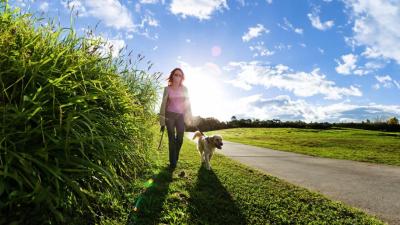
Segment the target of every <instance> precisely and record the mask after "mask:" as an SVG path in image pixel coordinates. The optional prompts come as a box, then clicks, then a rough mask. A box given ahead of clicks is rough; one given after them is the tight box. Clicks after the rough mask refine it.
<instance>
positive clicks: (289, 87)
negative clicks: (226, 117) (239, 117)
mask: <svg viewBox="0 0 400 225" xmlns="http://www.w3.org/2000/svg"><path fill="white" fill-rule="evenodd" d="M224 69H226V70H228V71H230V70H234V69H236V72H237V75H236V77H235V78H234V79H231V80H230V81H228V82H230V83H231V84H232V85H233V86H236V87H240V88H242V89H245V90H250V89H252V87H253V86H254V85H262V86H264V87H265V88H266V89H269V88H273V87H275V88H279V89H283V90H286V91H290V92H292V93H293V94H295V95H296V96H300V97H310V96H314V95H317V94H321V95H323V96H324V98H325V99H333V100H335V99H341V98H342V97H343V96H362V92H361V91H360V90H359V89H358V88H357V87H355V86H353V85H351V86H350V87H348V88H344V87H338V86H336V84H335V82H333V81H330V80H327V79H326V76H325V75H324V74H322V73H321V72H320V71H319V68H317V69H314V70H312V71H311V72H309V73H308V72H295V71H293V70H292V69H290V68H289V67H287V66H285V65H282V64H279V65H276V66H269V65H263V64H261V63H260V62H258V61H251V62H230V63H229V64H228V66H226V67H224ZM231 73H232V72H231Z"/></svg>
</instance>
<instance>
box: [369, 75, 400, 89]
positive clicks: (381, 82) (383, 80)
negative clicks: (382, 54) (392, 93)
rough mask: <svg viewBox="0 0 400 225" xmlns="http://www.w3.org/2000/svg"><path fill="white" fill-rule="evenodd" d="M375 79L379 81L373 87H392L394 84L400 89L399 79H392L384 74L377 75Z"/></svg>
mask: <svg viewBox="0 0 400 225" xmlns="http://www.w3.org/2000/svg"><path fill="white" fill-rule="evenodd" d="M375 79H376V80H377V81H378V83H376V84H375V85H374V86H373V88H375V89H379V88H380V87H381V86H382V87H384V88H391V87H393V86H395V87H397V88H398V89H400V84H399V82H398V81H396V80H394V79H392V77H390V76H389V75H383V76H375Z"/></svg>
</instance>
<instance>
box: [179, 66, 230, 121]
mask: <svg viewBox="0 0 400 225" xmlns="http://www.w3.org/2000/svg"><path fill="white" fill-rule="evenodd" d="M184 71H185V81H184V85H185V86H186V87H187V88H188V92H189V99H190V103H191V109H192V114H193V116H201V117H203V118H205V117H215V118H226V117H227V115H226V114H227V113H226V111H225V110H226V106H225V104H224V103H225V102H226V98H227V96H226V93H227V91H226V90H225V88H224V86H223V84H222V81H221V77H220V71H219V70H218V67H216V65H215V64H212V63H208V64H206V65H205V66H204V67H201V68H186V69H184Z"/></svg>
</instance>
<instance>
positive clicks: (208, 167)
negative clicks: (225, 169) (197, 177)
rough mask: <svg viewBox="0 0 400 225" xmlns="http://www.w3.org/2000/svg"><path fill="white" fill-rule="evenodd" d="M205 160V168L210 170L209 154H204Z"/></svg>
mask: <svg viewBox="0 0 400 225" xmlns="http://www.w3.org/2000/svg"><path fill="white" fill-rule="evenodd" d="M205 158H206V159H205V160H206V168H207V169H208V170H211V165H210V155H209V154H206V155H205Z"/></svg>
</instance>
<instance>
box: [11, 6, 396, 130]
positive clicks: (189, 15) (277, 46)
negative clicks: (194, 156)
mask: <svg viewBox="0 0 400 225" xmlns="http://www.w3.org/2000/svg"><path fill="white" fill-rule="evenodd" d="M9 4H10V5H11V6H15V7H21V9H22V10H23V11H30V10H32V11H35V12H38V13H40V12H43V13H44V14H43V15H44V16H45V17H46V18H57V19H58V20H59V22H60V24H61V25H62V26H64V27H69V26H70V12H71V10H72V9H73V10H74V13H76V12H77V17H76V18H75V21H74V23H75V27H76V30H77V32H78V33H79V34H84V33H85V32H86V31H87V30H88V29H90V28H93V27H95V26H96V24H98V22H99V21H100V23H99V24H98V27H97V29H96V30H95V31H94V35H95V36H97V37H100V38H102V39H104V40H107V41H108V43H109V44H110V45H113V46H114V48H113V49H112V52H111V53H112V55H113V56H114V57H117V56H118V54H119V50H120V49H122V48H123V47H124V46H127V48H128V49H132V50H133V52H134V53H140V54H142V55H144V56H145V57H146V59H148V60H150V61H151V62H153V63H154V66H153V68H152V70H153V71H160V72H162V73H163V75H162V76H161V78H160V80H161V81H163V80H165V79H166V78H167V77H168V75H169V72H170V71H171V70H172V69H173V68H175V67H180V68H182V69H183V71H184V73H185V78H186V79H185V81H184V85H186V86H187V87H188V90H189V97H190V100H191V105H192V112H193V116H201V117H202V118H209V117H214V118H216V119H218V120H219V121H229V120H230V118H231V117H232V116H236V118H237V119H242V118H243V119H251V118H254V119H259V120H272V119H279V120H281V121H285V120H286V121H298V120H301V121H305V122H310V121H313V122H342V121H349V122H351V121H353V122H361V121H364V120H367V119H369V120H371V121H372V120H374V119H376V118H378V119H382V118H385V119H388V118H390V117H397V118H399V117H400V99H399V97H398V96H400V95H399V94H400V77H399V76H400V73H399V72H400V41H399V39H400V24H399V23H398V21H400V4H396V3H394V2H393V1H390V0H364V1H356V0H302V1H290V0H282V1H276V0H263V1H248V0H232V1H226V0H216V1H208V2H207V1H199V0H187V1H179V0H171V1H165V0H139V1H130V0H126V1H117V0H101V1H94V0H83V1H78V0H71V1H65V0H60V1H44V0H38V1H33V2H32V1H30V0H27V1H23V0H14V1H9ZM165 85H166V83H165V84H164V85H163V86H165ZM159 95H160V97H159V99H161V95H162V92H160V93H159ZM157 104H158V105H157V106H156V112H158V110H159V105H160V102H159V103H157Z"/></svg>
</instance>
